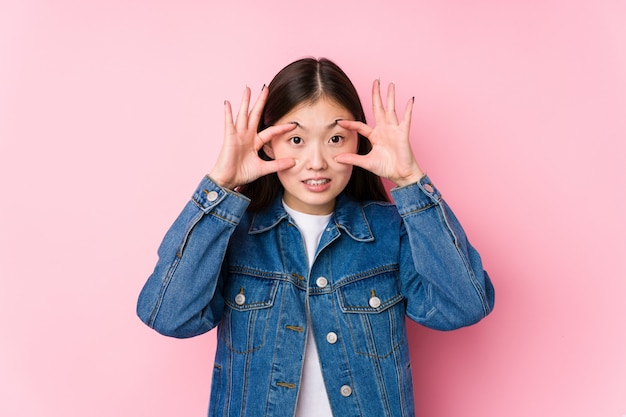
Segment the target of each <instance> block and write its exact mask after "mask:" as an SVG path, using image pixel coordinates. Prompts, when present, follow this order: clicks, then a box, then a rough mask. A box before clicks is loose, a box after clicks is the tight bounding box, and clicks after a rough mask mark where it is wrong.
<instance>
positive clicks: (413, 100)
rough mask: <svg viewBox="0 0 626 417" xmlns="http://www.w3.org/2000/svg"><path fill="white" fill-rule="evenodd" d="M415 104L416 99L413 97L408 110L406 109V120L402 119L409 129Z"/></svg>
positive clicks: (407, 104)
mask: <svg viewBox="0 0 626 417" xmlns="http://www.w3.org/2000/svg"><path fill="white" fill-rule="evenodd" d="M414 104H415V97H411V99H410V100H409V102H408V103H406V108H405V109H404V118H403V119H402V123H403V124H405V125H406V127H407V129H409V128H410V127H411V117H413V105H414Z"/></svg>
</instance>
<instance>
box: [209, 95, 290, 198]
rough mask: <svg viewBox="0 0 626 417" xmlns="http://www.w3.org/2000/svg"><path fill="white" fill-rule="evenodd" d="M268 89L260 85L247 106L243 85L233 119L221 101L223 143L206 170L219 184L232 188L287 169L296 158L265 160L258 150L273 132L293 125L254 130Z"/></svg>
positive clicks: (227, 105) (278, 133) (283, 131)
mask: <svg viewBox="0 0 626 417" xmlns="http://www.w3.org/2000/svg"><path fill="white" fill-rule="evenodd" d="M267 94H268V89H267V87H265V86H264V87H263V90H262V91H261V95H260V96H259V98H258V99H257V101H256V102H255V103H254V106H253V107H252V109H251V110H250V88H249V87H246V89H245V91H244V93H243V97H242V99H241V104H240V106H239V111H238V112H237V118H236V119H235V120H233V112H232V108H231V105H230V102H229V101H228V100H226V101H225V102H224V143H223V144H222V149H221V150H220V154H219V156H218V158H217V162H216V163H215V166H214V167H213V170H212V171H211V173H210V174H209V176H210V177H211V179H212V180H213V181H215V182H216V183H217V184H218V185H220V186H222V187H224V188H229V189H234V188H236V187H237V186H240V185H244V184H248V183H250V182H252V181H254V180H255V179H257V178H259V177H262V176H264V175H267V174H270V173H272V172H277V171H282V170H284V169H289V168H291V167H293V166H294V165H295V164H296V161H295V159H291V158H285V159H276V160H273V161H264V160H262V159H261V158H259V155H258V151H259V149H261V148H262V147H263V145H264V144H266V143H267V142H269V141H270V140H272V138H273V137H274V136H277V135H281V134H283V133H285V132H288V131H290V130H292V129H294V128H295V127H296V126H295V124H291V123H289V124H284V125H276V126H270V127H268V128H267V129H264V130H262V131H261V132H258V133H257V127H258V125H259V121H260V118H261V113H262V111H263V106H265V101H266V100H267Z"/></svg>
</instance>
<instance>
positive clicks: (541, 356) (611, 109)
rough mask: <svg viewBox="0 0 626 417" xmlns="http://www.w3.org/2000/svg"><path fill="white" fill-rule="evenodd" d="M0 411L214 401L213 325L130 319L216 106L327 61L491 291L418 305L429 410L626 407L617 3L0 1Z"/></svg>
mask: <svg viewBox="0 0 626 417" xmlns="http://www.w3.org/2000/svg"><path fill="white" fill-rule="evenodd" d="M0 10H1V12H0V190H1V199H0V210H1V213H0V274H1V275H0V279H1V290H0V331H1V333H0V334H1V336H0V337H1V338H2V339H1V342H0V415H2V416H4V417H13V416H20V417H35V416H37V417H38V416H43V415H46V416H49V417H61V416H63V417H74V416H76V417H78V416H81V417H84V416H90V417H99V416H131V415H132V416H156V417H160V416H205V415H206V407H207V401H208V395H209V384H210V370H211V369H212V357H213V351H214V346H215V341H214V338H215V335H214V333H210V334H208V335H204V336H201V337H198V338H196V339H191V340H183V341H180V340H174V339H168V338H165V337H162V336H159V335H157V334H156V333H154V332H152V331H151V330H150V329H148V328H147V327H145V326H144V325H143V324H141V323H140V321H139V320H138V319H137V318H136V317H135V312H134V310H135V301H136V297H137V294H138V292H139V290H140V288H141V286H142V285H143V282H144V281H145V279H146V278H147V276H148V275H149V274H150V272H151V270H152V267H153V265H154V263H155V261H156V249H157V246H158V244H159V242H160V240H161V238H162V236H163V234H164V233H165V231H166V229H167V227H168V226H169V225H170V223H171V222H172V221H173V219H174V217H175V216H176V215H177V214H178V212H179V210H180V209H181V208H182V206H183V204H184V203H185V202H186V201H187V199H188V198H189V196H190V194H191V192H192V191H193V189H194V187H195V186H196V184H197V182H198V181H199V180H200V178H201V176H202V175H203V174H204V173H206V172H207V171H209V169H210V168H211V167H212V165H213V162H214V161H215V157H216V153H217V151H218V149H219V146H220V143H221V137H222V103H223V100H224V99H230V100H232V101H233V102H235V103H239V97H240V95H241V93H242V91H243V88H244V86H245V85H246V84H247V85H249V86H251V87H252V88H253V90H254V91H255V92H258V91H259V90H260V88H261V86H262V84H263V83H266V82H269V80H270V79H271V77H272V76H273V75H274V74H275V73H276V72H277V71H278V70H279V69H280V68H282V66H283V65H285V64H287V63H288V62H290V61H292V60H294V59H297V58H300V57H302V56H307V55H313V56H327V57H330V58H332V59H334V60H335V61H336V62H337V63H338V64H340V65H341V66H342V67H343V68H344V69H345V70H346V72H347V73H348V74H349V75H350V76H351V77H352V79H353V80H354V82H355V84H356V85H357V88H358V89H359V91H360V92H361V96H362V99H363V101H364V105H365V106H366V107H367V108H368V109H369V107H370V97H369V91H370V84H371V81H372V80H373V79H374V78H376V77H381V79H382V80H383V82H385V81H391V80H395V82H396V85H397V89H398V92H399V100H400V101H401V102H402V103H404V102H405V101H406V100H408V99H409V98H410V97H411V96H413V95H415V97H416V107H415V112H414V124H413V138H412V140H413V143H414V149H415V152H416V154H417V155H418V160H419V161H420V163H421V165H422V166H423V167H424V168H425V169H426V170H427V171H428V173H429V174H430V176H431V177H432V178H433V180H434V181H435V182H436V184H437V185H438V186H439V188H440V189H442V190H443V192H444V196H445V197H446V199H447V200H448V202H449V203H450V204H451V205H452V206H453V207H454V208H455V211H456V213H457V215H458V216H459V217H460V219H461V220H462V222H463V223H464V225H465V227H466V229H467V231H468V233H469V235H470V237H471V240H472V242H473V243H474V245H475V246H476V247H477V248H478V249H479V250H480V252H481V253H482V255H483V258H484V262H485V266H486V268H487V269H488V271H489V272H490V274H491V276H492V277H493V280H494V283H495V285H496V295H497V297H496V309H495V312H494V313H493V315H491V316H490V317H489V318H487V319H486V320H485V321H483V322H481V323H480V324H479V325H477V326H474V327H471V328H467V329H463V330H460V331H457V332H452V333H438V332H434V331H430V330H426V329H423V328H420V327H418V326H417V325H413V324H411V325H410V338H411V342H412V344H413V345H412V346H413V348H412V357H413V361H414V369H415V385H416V388H415V397H416V402H417V411H418V415H421V416H429V417H457V416H458V417H472V416H476V417H478V416H480V417H502V416H519V417H522V416H524V417H526V416H564V417H565V416H567V417H583V416H584V417H588V416H593V417H621V416H623V415H626V301H625V298H626V222H625V220H624V213H625V212H626V193H625V189H626V187H625V185H624V182H625V180H626V175H625V174H624V168H625V167H626V23H624V22H626V2H625V1H624V0H605V1H597V0H589V1H582V0H569V1H558V0H542V1H535V0H516V1H500V0H471V1H468V0H456V1H455V0H441V1H425V0H406V1H394V0H384V1H373V0H371V1H370V0H355V1H343V2H341V1H337V0H316V1H314V2H310V4H305V3H304V2H300V3H298V2H293V1H291V0H271V1H239V2H237V1H229V2H219V3H218V2H212V1H208V0H205V1H193V0H181V1H163V0H153V1H145V0H144V1H139V0H136V1H132V0H124V1H122V0H107V1H105V0H93V1H78V0H75V1H70V0H56V1H44V0H19V1H18V0H14V1H9V2H7V1H3V2H2V5H1V7H0Z"/></svg>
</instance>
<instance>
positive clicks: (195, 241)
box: [137, 177, 249, 338]
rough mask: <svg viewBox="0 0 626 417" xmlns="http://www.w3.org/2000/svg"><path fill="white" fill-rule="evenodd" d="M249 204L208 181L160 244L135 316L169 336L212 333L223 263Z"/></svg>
mask: <svg viewBox="0 0 626 417" xmlns="http://www.w3.org/2000/svg"><path fill="white" fill-rule="evenodd" d="M248 204H249V200H248V199H247V198H246V197H244V196H243V195H241V194H237V193H234V192H231V191H229V190H226V189H223V188H221V187H219V186H218V185H217V184H215V183H214V182H212V181H211V180H210V179H209V178H208V177H206V178H204V179H203V180H202V182H201V183H200V185H199V186H198V188H197V189H196V191H195V192H194V194H193V196H192V198H191V200H190V201H189V202H188V203H187V205H186V206H185V207H184V209H183V211H182V212H181V214H180V215H179V216H178V218H177V219H176V221H175V222H174V224H173V225H172V226H171V227H170V229H169V230H168V232H167V233H166V235H165V238H164V239H163V242H162V243H161V245H160V246H159V250H158V255H159V259H158V262H157V264H156V266H155V268H154V272H153V273H152V275H151V276H150V277H149V278H148V281H147V282H146V283H145V285H144V287H143V289H142V290H141V293H140V294H139V300H138V302H137V315H138V316H139V318H140V319H141V320H142V321H143V322H144V323H145V324H147V325H148V326H149V327H151V328H153V329H155V330H156V331H157V332H159V333H162V334H164V335H167V336H172V337H178V338H184V337H192V336H196V335H199V334H202V333H205V332H208V331H209V330H211V329H212V328H213V327H215V326H216V325H217V323H218V322H219V320H220V318H221V313H222V309H223V305H224V300H223V298H222V295H221V293H220V290H219V286H220V283H221V279H220V275H221V270H222V263H223V260H224V256H225V253H226V248H227V247H228V242H229V240H230V237H231V235H232V233H233V231H234V229H235V227H236V226H237V225H238V224H239V221H240V219H241V216H242V215H243V213H244V212H245V210H246V208H247V206H248Z"/></svg>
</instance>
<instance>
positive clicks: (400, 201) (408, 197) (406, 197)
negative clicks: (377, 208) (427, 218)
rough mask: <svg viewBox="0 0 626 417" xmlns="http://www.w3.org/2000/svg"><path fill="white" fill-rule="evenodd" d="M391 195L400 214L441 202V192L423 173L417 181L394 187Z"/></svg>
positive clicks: (403, 214)
mask: <svg viewBox="0 0 626 417" xmlns="http://www.w3.org/2000/svg"><path fill="white" fill-rule="evenodd" d="M391 196H392V198H393V201H394V202H395V203H396V207H397V208H398V212H399V213H400V215H401V216H406V215H408V214H410V213H414V212H417V211H421V210H424V209H426V208H429V207H432V206H434V205H438V204H439V203H441V200H442V197H441V193H440V192H439V190H438V189H437V188H435V186H434V185H433V183H432V181H431V180H430V178H429V177H428V176H427V175H425V176H423V177H422V178H421V179H420V180H419V181H418V182H415V183H413V184H409V185H405V186H403V187H395V188H393V189H392V190H391Z"/></svg>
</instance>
